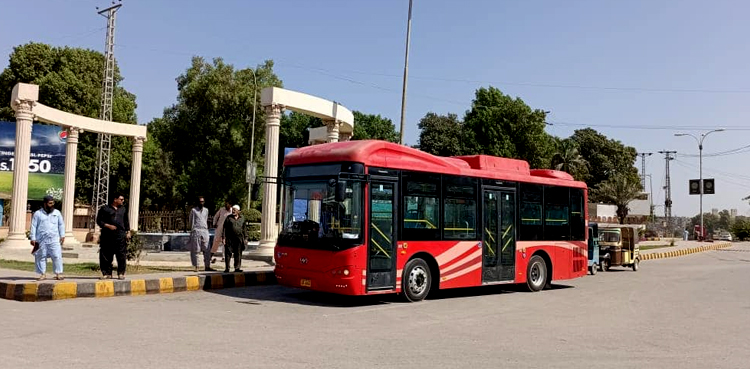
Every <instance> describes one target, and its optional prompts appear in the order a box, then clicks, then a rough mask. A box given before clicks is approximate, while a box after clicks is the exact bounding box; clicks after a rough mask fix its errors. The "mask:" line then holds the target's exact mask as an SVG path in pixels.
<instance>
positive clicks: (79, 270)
mask: <svg viewBox="0 0 750 369" xmlns="http://www.w3.org/2000/svg"><path fill="white" fill-rule="evenodd" d="M0 268H3V269H13V270H23V271H27V272H34V271H35V270H36V269H35V267H34V263H32V262H29V261H15V260H3V259H0ZM63 270H64V272H65V275H71V276H72V275H80V276H99V275H101V272H100V271H99V264H98V263H80V264H63ZM191 270H192V268H187V267H160V266H145V265H131V264H128V270H127V272H126V273H127V274H150V273H170V272H189V271H191ZM53 271H54V269H53V268H52V262H47V274H50V273H52V272H53ZM115 272H116V270H115Z"/></svg>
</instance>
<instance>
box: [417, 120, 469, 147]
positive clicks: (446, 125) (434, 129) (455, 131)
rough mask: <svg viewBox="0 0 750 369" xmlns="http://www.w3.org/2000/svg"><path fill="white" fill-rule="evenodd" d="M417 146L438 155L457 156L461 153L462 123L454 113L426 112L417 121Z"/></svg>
mask: <svg viewBox="0 0 750 369" xmlns="http://www.w3.org/2000/svg"><path fill="white" fill-rule="evenodd" d="M418 127H419V144H418V148H419V149H420V150H422V151H424V152H428V153H430V154H433V155H439V156H457V155H461V154H462V153H463V143H462V137H463V134H462V130H463V123H461V121H460V120H459V119H458V116H457V115H456V114H448V115H438V114H435V113H432V112H430V113H427V114H426V115H425V116H424V118H422V119H421V120H420V121H419V126H418Z"/></svg>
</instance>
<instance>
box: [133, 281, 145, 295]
mask: <svg viewBox="0 0 750 369" xmlns="http://www.w3.org/2000/svg"><path fill="white" fill-rule="evenodd" d="M145 294H146V280H145V279H134V280H132V281H130V295H131V296H139V295H145Z"/></svg>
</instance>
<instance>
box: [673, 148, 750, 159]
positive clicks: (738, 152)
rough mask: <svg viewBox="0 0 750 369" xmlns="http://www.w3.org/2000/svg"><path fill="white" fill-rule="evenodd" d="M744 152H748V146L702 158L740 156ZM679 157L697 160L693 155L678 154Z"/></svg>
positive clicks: (749, 149)
mask: <svg viewBox="0 0 750 369" xmlns="http://www.w3.org/2000/svg"><path fill="white" fill-rule="evenodd" d="M745 152H750V145H746V146H742V147H738V148H736V149H731V150H726V151H719V152H715V153H711V154H703V157H716V156H727V155H734V154H742V153H745ZM680 155H681V156H685V157H690V158H697V157H698V155H695V154H680Z"/></svg>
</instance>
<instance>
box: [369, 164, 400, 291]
mask: <svg viewBox="0 0 750 369" xmlns="http://www.w3.org/2000/svg"><path fill="white" fill-rule="evenodd" d="M397 184H398V182H397V180H395V179H393V180H389V179H378V177H373V179H372V181H371V182H370V196H369V198H370V217H369V219H370V225H369V227H370V229H369V232H368V234H369V239H368V241H367V290H368V291H372V290H388V289H394V288H396V229H397V227H396V225H397V224H398V223H396V220H397V219H396V214H397V210H398V204H397V201H396V199H397V198H398V197H397V189H398V186H397Z"/></svg>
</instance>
